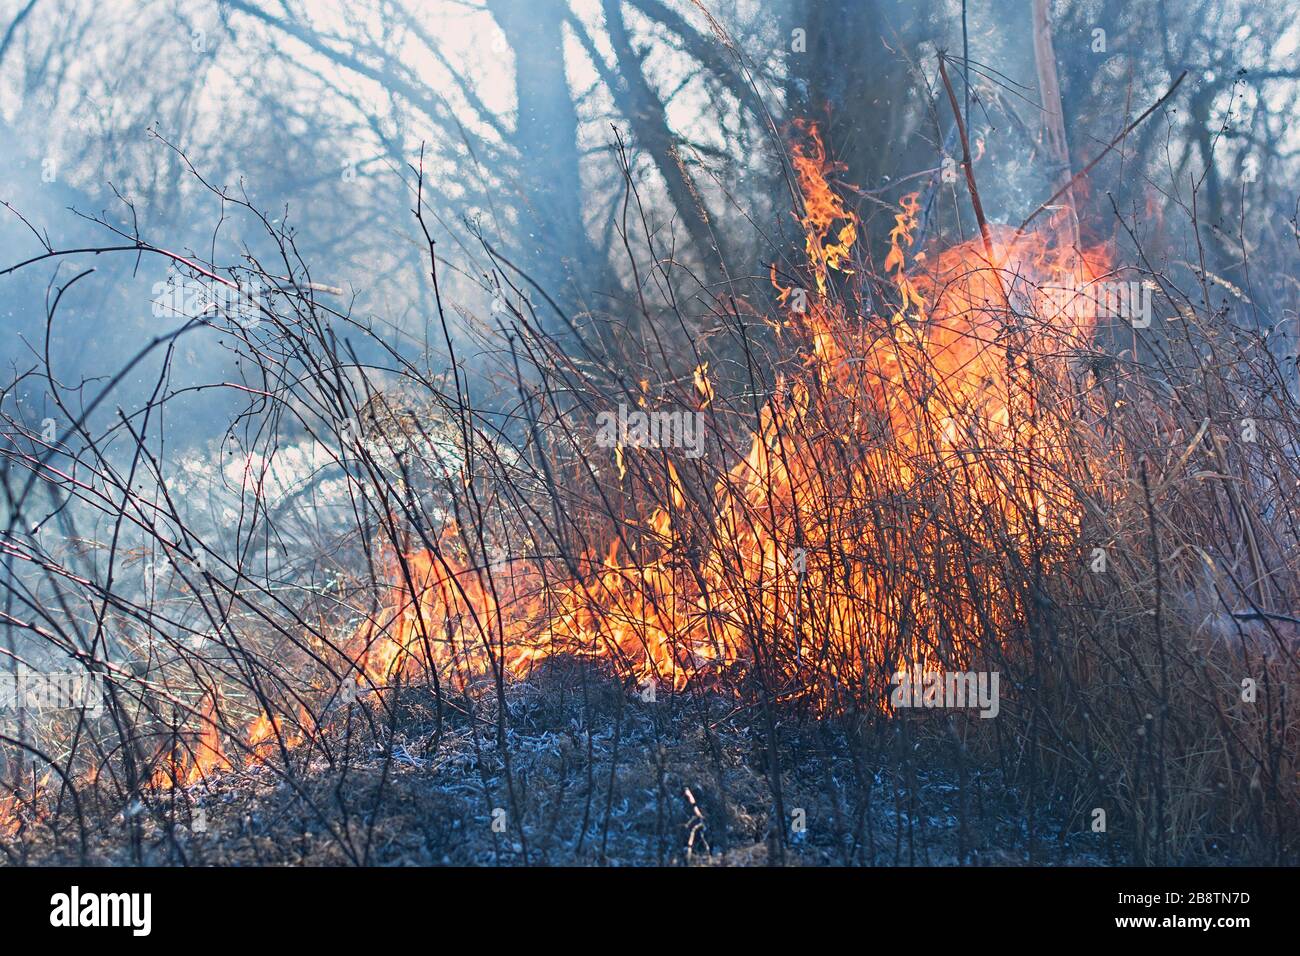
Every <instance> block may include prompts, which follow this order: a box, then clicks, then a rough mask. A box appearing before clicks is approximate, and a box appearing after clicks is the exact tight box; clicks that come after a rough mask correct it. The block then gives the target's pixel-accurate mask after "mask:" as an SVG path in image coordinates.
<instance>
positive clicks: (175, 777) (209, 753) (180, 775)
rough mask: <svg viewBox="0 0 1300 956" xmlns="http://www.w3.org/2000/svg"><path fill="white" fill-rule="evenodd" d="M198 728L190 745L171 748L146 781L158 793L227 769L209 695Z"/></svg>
mask: <svg viewBox="0 0 1300 956" xmlns="http://www.w3.org/2000/svg"><path fill="white" fill-rule="evenodd" d="M199 725H200V727H199V737H198V740H197V741H196V742H195V744H194V746H193V747H189V746H183V747H181V748H176V747H173V748H172V749H171V753H170V754H168V755H167V759H166V760H165V761H164V762H163V763H162V764H161V765H160V766H159V767H158V769H157V770H155V771H154V775H153V778H152V780H151V781H150V785H151V786H152V787H154V788H155V789H158V790H168V789H171V788H172V787H188V786H192V785H193V784H196V783H199V782H200V781H202V780H203V779H205V778H206V777H207V776H208V775H209V774H210V773H212V772H214V771H217V770H228V769H229V768H230V761H229V760H227V759H226V754H225V751H224V750H223V749H222V746H221V731H220V728H219V725H218V723H217V706H216V701H215V700H214V698H213V695H211V694H209V695H208V696H207V697H206V698H205V701H204V710H203V716H202V717H201V718H200V720H199Z"/></svg>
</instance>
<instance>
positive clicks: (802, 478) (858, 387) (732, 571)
mask: <svg viewBox="0 0 1300 956" xmlns="http://www.w3.org/2000/svg"><path fill="white" fill-rule="evenodd" d="M797 129H798V133H799V137H798V138H797V141H796V143H795V144H794V146H793V155H792V157H791V159H792V163H793V167H794V170H795V174H796V178H797V181H798V185H799V189H800V192H801V196H802V201H803V202H802V206H803V208H802V211H801V213H800V214H799V215H798V220H799V222H800V223H801V225H802V227H803V230H804V236H805V243H804V246H805V252H806V255H807V260H808V269H809V271H810V275H811V278H812V280H813V281H812V285H813V286H815V289H810V290H805V291H806V295H805V296H804V297H802V301H801V302H800V303H799V305H798V306H796V299H795V296H794V294H793V293H794V291H795V287H794V286H783V285H781V284H780V283H779V282H778V281H777V275H776V270H775V267H773V271H772V276H773V284H774V285H775V286H776V288H777V290H778V303H779V305H780V306H781V308H782V310H783V312H784V315H783V320H782V322H781V323H780V327H781V328H782V330H788V332H789V333H790V334H791V335H793V336H794V337H795V338H796V340H798V341H801V342H802V343H803V344H804V346H805V348H804V354H805V356H806V358H805V361H804V365H803V367H802V368H801V369H800V370H799V371H798V372H797V373H796V374H795V375H794V376H793V377H791V378H788V379H785V378H783V379H780V380H778V382H777V385H776V388H775V389H774V393H773V395H772V397H771V399H770V400H769V401H768V403H767V405H766V406H765V407H764V408H763V409H762V410H761V412H760V415H759V419H758V422H757V425H756V427H755V429H754V431H753V433H752V434H751V435H750V436H749V451H748V453H747V454H746V455H745V456H744V457H743V458H741V459H740V460H738V461H736V462H734V463H733V464H732V465H731V466H730V467H729V468H728V469H727V470H726V471H725V472H723V474H722V476H721V478H720V479H719V480H718V481H717V482H716V484H715V486H714V487H713V489H712V496H711V503H712V506H713V508H712V510H711V511H710V512H708V513H707V514H705V513H702V512H701V509H700V506H699V504H698V503H696V502H695V501H693V500H692V499H691V498H690V497H689V496H688V495H687V492H686V488H685V485H684V484H683V482H682V479H681V476H680V475H679V473H678V471H677V467H676V465H675V464H674V463H673V462H672V461H671V460H669V461H667V462H666V467H665V469H664V471H665V475H664V479H665V480H664V500H663V501H662V502H660V503H659V504H657V505H656V506H654V507H653V508H651V509H649V512H648V514H647V516H646V517H644V518H642V519H635V520H639V524H640V526H641V530H642V546H641V547H640V548H639V549H638V554H637V555H636V557H635V559H633V558H632V557H630V556H629V555H627V554H625V553H623V552H624V550H625V549H624V548H623V546H622V545H621V544H620V539H619V538H618V537H614V536H612V535H613V533H612V530H611V538H610V540H609V541H608V542H606V543H605V544H604V545H603V546H600V547H599V548H598V549H593V550H592V551H591V552H589V553H587V554H585V555H583V556H582V559H581V561H580V562H579V564H578V571H577V573H572V571H566V573H560V574H557V573H556V571H555V569H554V568H550V567H546V566H544V564H543V563H542V562H541V561H540V560H538V559H534V558H529V557H522V556H516V555H508V554H493V553H487V554H481V555H475V554H471V553H469V550H468V548H467V547H466V545H465V544H464V540H465V538H463V537H462V536H461V535H460V534H459V528H458V527H457V526H456V525H454V524H448V526H447V527H445V528H444V530H443V532H442V534H441V535H440V537H438V538H437V540H436V545H435V547H433V548H431V549H427V550H426V549H416V550H413V551H411V552H409V553H406V554H400V555H395V556H393V557H392V558H391V560H390V562H389V564H390V566H389V568H388V574H389V580H391V581H392V582H394V583H393V585H392V587H391V589H390V591H389V593H388V595H387V598H386V600H385V601H384V605H383V610H382V611H381V612H380V613H378V614H377V615H375V616H373V617H370V618H368V619H367V620H365V621H364V623H363V624H362V625H361V626H360V627H359V628H358V629H357V630H356V632H355V633H354V634H353V635H352V637H351V639H350V640H349V641H348V642H347V644H346V647H345V652H346V654H347V656H348V658H349V661H350V663H351V666H352V668H353V669H352V671H351V674H350V676H348V677H347V678H346V679H345V680H346V681H347V682H349V683H351V684H354V685H360V686H363V687H365V688H366V689H370V688H384V687H388V686H391V685H392V684H393V683H395V682H398V681H403V680H411V679H416V678H419V677H420V676H422V675H427V674H429V673H431V672H435V673H436V674H437V675H438V676H439V677H440V679H443V680H448V681H450V682H451V685H452V686H453V687H456V688H457V689H466V688H469V687H471V686H473V685H474V684H475V683H476V682H478V681H480V680H482V679H484V678H485V677H489V676H491V675H493V674H494V673H495V672H496V671H497V669H498V668H499V669H501V670H503V671H504V672H505V673H506V674H509V675H524V674H526V673H527V672H528V671H529V669H530V668H531V667H533V666H534V665H536V664H537V663H538V662H539V661H542V660H544V659H546V658H548V657H552V656H555V655H560V654H566V655H574V656H579V657H588V658H599V659H603V660H607V661H610V662H612V663H613V664H615V665H616V666H617V667H618V669H619V670H620V671H621V672H623V673H624V674H626V675H629V676H631V677H633V678H635V679H639V680H642V681H646V680H651V681H655V682H659V683H662V684H665V685H667V686H670V687H673V688H675V689H682V688H684V687H686V686H687V684H688V683H689V682H690V681H692V680H701V679H706V678H708V677H710V676H711V675H725V674H726V673H728V672H730V671H732V670H733V669H742V670H761V671H762V673H763V674H764V675H765V676H766V677H767V678H768V679H770V680H772V681H774V682H775V685H776V687H777V690H778V691H779V693H780V695H781V697H782V698H783V699H794V698H800V699H805V700H809V701H811V702H812V703H813V704H814V705H815V706H817V707H823V708H824V707H834V706H838V705H839V703H841V702H842V700H843V695H845V694H856V695H857V697H858V698H859V699H861V697H862V695H863V694H864V693H866V694H868V695H870V696H874V697H875V698H876V699H877V700H879V701H883V700H885V699H886V697H887V695H886V694H885V692H884V685H885V683H886V682H887V680H888V678H889V676H890V675H892V674H894V673H897V672H899V671H904V670H906V671H909V672H910V671H911V670H912V669H913V668H915V667H918V666H926V665H924V664H923V662H927V661H930V662H932V661H934V660H936V658H937V657H938V658H943V659H945V660H947V661H949V662H950V663H954V664H956V663H962V662H963V661H964V659H966V658H968V657H969V655H970V654H971V652H972V649H973V648H975V647H977V646H978V645H979V643H980V642H981V641H982V640H987V639H988V638H989V637H990V636H992V637H993V638H995V639H996V638H997V637H998V636H999V635H1000V634H1002V633H1005V632H1006V630H1007V629H1008V628H1011V627H1013V626H1014V625H1015V622H1016V620H1017V619H1018V617H1019V615H1020V613H1021V609H1020V608H1018V607H1017V606H1016V605H1015V601H1014V599H1013V598H1012V596H1011V595H1002V594H1000V590H999V589H1000V588H1001V587H1002V585H1001V584H1000V583H999V576H998V567H999V562H1000V561H1002V560H1005V555H1006V554H1007V553H1008V552H1009V553H1012V554H1022V555H1023V554H1028V553H1030V548H1031V545H1037V546H1038V547H1037V551H1036V553H1039V554H1043V553H1047V554H1050V552H1051V549H1050V548H1044V547H1043V544H1044V542H1049V543H1050V542H1051V541H1058V542H1064V541H1068V540H1069V539H1070V537H1071V535H1072V534H1073V533H1074V531H1075V529H1076V528H1077V520H1078V519H1077V516H1078V515H1079V513H1080V512H1081V508H1080V507H1079V502H1078V501H1077V500H1076V498H1075V494H1074V491H1073V489H1072V488H1071V487H1070V486H1069V485H1068V484H1067V483H1066V482H1065V481H1064V479H1058V478H1057V477H1056V475H1057V472H1056V470H1055V469H1054V468H1053V462H1054V459H1053V449H1054V448H1057V447H1059V446H1060V445H1061V444H1062V442H1061V440H1060V439H1061V438H1062V437H1063V435H1062V429H1064V428H1066V427H1068V425H1067V424H1063V422H1068V421H1069V419H1068V418H1067V417H1065V416H1052V415H1044V414H1041V413H1042V411H1043V409H1044V403H1046V402H1050V401H1052V395H1054V394H1058V393H1059V392H1060V390H1061V389H1066V388H1068V387H1069V382H1068V381H1067V380H1066V379H1067V377H1068V369H1067V367H1066V365H1067V363H1065V362H1063V361H1061V360H1060V356H1062V355H1068V354H1070V353H1071V352H1072V351H1073V350H1078V349H1082V348H1083V347H1085V346H1086V345H1087V342H1088V338H1089V336H1090V334H1091V331H1092V329H1091V322H1090V321H1089V320H1088V318H1087V310H1086V309H1080V308H1077V303H1071V302H1064V303H1063V302H1062V300H1061V297H1060V295H1059V290H1060V289H1062V288H1068V289H1083V290H1086V289H1087V288H1088V286H1089V285H1090V284H1092V283H1095V282H1098V281H1100V280H1101V279H1102V278H1103V277H1105V276H1106V275H1107V274H1108V269H1109V265H1108V255H1107V253H1106V251H1105V250H1103V249H1091V250H1083V251H1080V250H1078V249H1076V248H1073V247H1071V246H1070V245H1068V244H1067V243H1065V242H1062V241H1058V239H1057V237H1056V236H1055V235H1053V234H1050V233H1049V234H1043V233H1026V234H1023V235H1021V234H1017V233H1014V232H1012V231H1011V230H1010V229H1007V228H1005V227H993V228H992V230H991V235H990V239H991V251H992V255H991V256H990V249H989V248H988V247H986V245H985V244H984V242H983V239H982V238H980V239H975V240H971V241H968V242H965V243H962V244H959V245H957V246H954V247H951V248H948V249H946V250H944V251H942V252H940V253H939V254H938V255H937V256H932V257H928V258H926V257H922V256H920V255H919V254H913V253H912V245H913V236H914V235H915V233H916V229H917V215H918V212H919V203H918V201H917V197H916V195H914V194H913V195H908V196H904V197H903V198H902V200H901V201H900V205H899V209H898V211H897V213H896V214H895V216H894V225H893V228H892V229H891V230H890V232H889V234H888V241H889V247H888V252H887V255H886V258H885V260H884V269H883V276H882V282H883V286H884V288H886V289H887V290H888V293H889V294H888V298H889V300H890V301H889V302H887V303H886V302H874V301H873V298H872V295H871V293H870V291H869V289H868V287H867V284H866V282H865V281H858V282H857V284H856V285H855V284H854V283H853V282H852V281H850V282H849V283H848V289H847V291H845V292H842V293H841V292H835V291H834V290H832V289H831V283H830V276H831V273H832V272H835V273H839V274H840V275H841V276H843V277H845V278H846V280H852V279H854V278H855V271H854V270H852V269H850V268H849V264H850V261H851V257H852V256H853V253H854V248H855V245H856V243H857V240H858V235H859V220H858V216H857V214H856V213H855V212H853V211H852V210H851V209H849V208H848V207H847V206H846V205H845V202H844V199H843V197H842V196H840V195H839V194H838V193H837V192H836V191H835V189H834V188H833V187H832V185H831V180H830V177H831V176H833V174H835V173H837V172H839V171H842V170H843V166H842V165H840V164H837V163H835V162H833V161H832V160H830V159H829V158H828V156H827V152H826V149H825V146H824V145H823V142H822V139H821V136H820V133H819V131H818V129H817V127H816V125H815V124H811V123H804V124H799V125H798V126H797ZM922 258H925V262H924V268H921V267H920V261H921V259H922ZM857 278H858V279H859V280H860V278H861V277H860V276H857ZM1045 290H1046V291H1045ZM846 300H847V301H846ZM692 381H693V386H694V390H695V393H696V397H697V405H698V408H699V409H701V410H703V409H707V408H710V407H711V406H713V404H714V401H715V392H714V386H713V383H712V381H711V380H710V377H709V367H708V364H707V363H701V364H700V365H698V366H697V367H696V368H695V369H694V372H693V377H692ZM642 393H643V397H642V399H641V404H642V405H643V406H644V405H645V404H646V399H645V397H644V396H645V395H648V393H649V383H648V382H643V383H642ZM634 453H635V450H632V449H627V448H624V447H622V446H619V447H617V448H615V449H614V454H615V459H616V465H617V469H618V479H619V481H620V482H622V481H623V480H625V478H626V475H627V468H626V457H627V456H628V455H631V454H634ZM882 503H883V504H882ZM882 507H884V508H887V509H888V513H887V515H885V518H886V519H887V520H882ZM688 530H689V531H690V532H691V534H690V540H689V541H688V540H687V537H686V532H687V531H688ZM972 548H973V549H974V551H975V553H976V554H977V555H978V556H979V557H978V560H977V561H976V562H974V563H973V564H972V563H971V562H970V560H969V555H970V551H971V549H972ZM688 552H689V553H690V554H692V555H694V557H693V558H687V557H686V555H687V553H688ZM1049 560H1050V558H1049ZM947 568H961V573H960V574H957V573H951V572H946V571H945V569H947ZM934 580H942V581H943V582H944V593H943V594H937V593H935V591H934V589H933V588H932V587H931V583H932V582H933V581H934ZM990 595H991V599H989V596H990ZM981 596H983V597H984V599H983V600H981ZM990 608H994V610H990ZM345 686H346V685H345ZM880 706H884V704H883V703H882V704H880ZM216 710H217V708H216V702H215V700H214V699H213V697H212V696H211V695H209V697H208V698H207V699H206V701H205V706H204V712H203V715H202V718H201V720H200V731H199V735H198V739H197V741H196V742H195V744H194V746H193V747H185V748H183V749H179V750H178V749H176V748H173V749H172V752H171V753H170V754H167V755H166V756H165V758H164V759H163V760H161V762H160V765H159V766H158V768H157V770H156V771H155V772H154V774H153V777H152V780H151V784H152V786H153V787H155V788H157V789H160V790H166V789H170V788H172V787H176V786H181V787H184V786H189V785H192V784H194V783H197V782H199V781H202V780H203V779H204V778H205V777H206V776H207V775H208V774H210V773H212V772H214V771H218V770H227V769H231V768H232V766H233V765H232V763H231V760H230V759H229V758H228V757H227V756H226V754H225V752H224V751H223V748H222V741H221V734H220V731H219V727H218V721H217V714H216ZM296 724H297V726H296V727H287V726H286V721H285V718H283V717H281V716H277V715H271V714H268V713H265V712H262V713H260V714H259V715H258V716H257V717H256V718H255V719H254V720H252V721H251V723H250V724H249V726H248V728H247V731H246V734H245V739H246V741H247V743H246V749H247V752H248V757H247V765H248V766H253V765H256V764H260V763H263V762H265V761H267V760H268V759H269V758H270V756H271V755H272V754H273V753H274V752H275V751H276V749H277V746H278V742H280V741H282V742H283V743H284V745H285V747H286V748H288V749H292V748H294V747H297V746H299V745H300V744H301V743H302V742H303V741H304V740H305V739H308V737H309V736H310V730H309V729H308V728H310V727H312V726H314V724H313V721H312V719H311V718H310V716H309V715H308V713H307V711H306V710H305V708H303V709H301V711H300V713H299V716H298V719H297V721H296ZM15 809H16V804H15V801H14V800H13V799H12V798H6V799H5V800H4V802H3V803H0V821H11V822H10V824H9V825H10V826H16V823H15V822H12V821H16V820H17V816H16V814H15V812H14V810H15Z"/></svg>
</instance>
